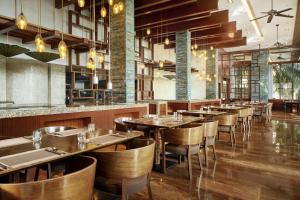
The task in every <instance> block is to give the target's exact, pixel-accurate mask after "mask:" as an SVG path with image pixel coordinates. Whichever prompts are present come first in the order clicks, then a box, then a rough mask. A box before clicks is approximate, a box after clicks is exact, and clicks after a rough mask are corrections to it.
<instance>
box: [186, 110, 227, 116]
mask: <svg viewBox="0 0 300 200" xmlns="http://www.w3.org/2000/svg"><path fill="white" fill-rule="evenodd" d="M182 113H183V114H190V115H195V116H200V115H204V116H207V115H209V116H217V115H224V114H226V113H227V112H222V111H215V110H212V111H207V110H190V111H183V112H182Z"/></svg>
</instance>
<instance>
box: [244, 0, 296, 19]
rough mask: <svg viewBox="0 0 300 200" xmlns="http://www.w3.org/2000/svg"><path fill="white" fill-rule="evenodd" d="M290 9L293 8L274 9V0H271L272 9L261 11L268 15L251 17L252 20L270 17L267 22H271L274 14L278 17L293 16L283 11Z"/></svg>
mask: <svg viewBox="0 0 300 200" xmlns="http://www.w3.org/2000/svg"><path fill="white" fill-rule="evenodd" d="M290 10H292V8H286V9H283V10H274V9H273V0H271V10H269V11H268V12H261V13H263V14H266V15H264V16H261V17H258V18H255V19H251V20H250V21H254V20H258V19H262V18H265V17H268V20H267V23H271V21H272V20H273V17H274V16H276V17H287V18H293V16H291V15H285V14H282V13H284V12H287V11H290Z"/></svg>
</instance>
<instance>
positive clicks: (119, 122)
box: [114, 117, 132, 132]
mask: <svg viewBox="0 0 300 200" xmlns="http://www.w3.org/2000/svg"><path fill="white" fill-rule="evenodd" d="M131 119H132V118H131V117H119V118H116V119H114V122H115V130H116V131H123V132H127V131H128V125H127V124H125V123H124V121H127V120H131Z"/></svg>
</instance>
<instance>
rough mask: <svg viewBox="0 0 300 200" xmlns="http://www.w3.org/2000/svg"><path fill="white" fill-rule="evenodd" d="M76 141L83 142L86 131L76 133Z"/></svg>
mask: <svg viewBox="0 0 300 200" xmlns="http://www.w3.org/2000/svg"><path fill="white" fill-rule="evenodd" d="M77 141H78V142H79V143H83V142H85V141H86V133H85V132H80V133H78V135H77Z"/></svg>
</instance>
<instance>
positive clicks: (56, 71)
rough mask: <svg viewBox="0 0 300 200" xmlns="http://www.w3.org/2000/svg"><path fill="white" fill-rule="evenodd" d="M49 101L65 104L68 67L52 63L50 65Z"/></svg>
mask: <svg viewBox="0 0 300 200" xmlns="http://www.w3.org/2000/svg"><path fill="white" fill-rule="evenodd" d="M48 87H49V88H48V103H49V104H51V105H63V104H65V99H66V89H65V88H66V67H65V66H62V65H56V64H51V65H49V66H48Z"/></svg>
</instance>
